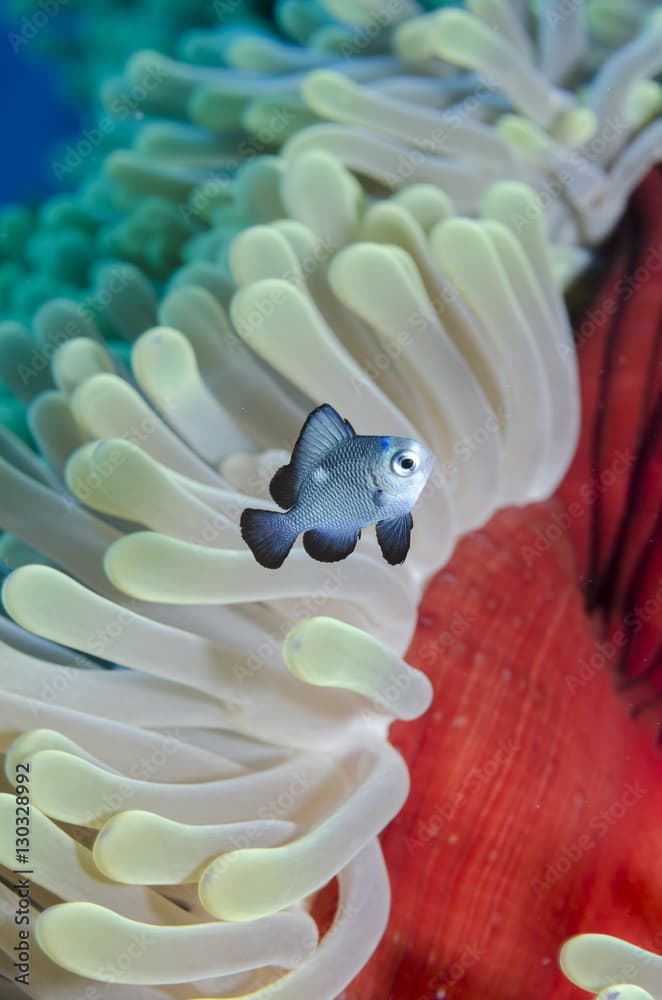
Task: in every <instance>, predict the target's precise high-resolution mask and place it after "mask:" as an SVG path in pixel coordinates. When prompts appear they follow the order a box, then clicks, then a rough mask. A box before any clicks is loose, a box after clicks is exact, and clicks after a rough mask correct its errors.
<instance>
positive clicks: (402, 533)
mask: <svg viewBox="0 0 662 1000" xmlns="http://www.w3.org/2000/svg"><path fill="white" fill-rule="evenodd" d="M413 525H414V518H413V517H412V516H411V513H410V512H407V513H406V514H403V515H402V516H401V517H391V518H389V520H388V521H377V525H376V530H377V541H378V542H379V547H380V549H381V550H382V555H383V556H384V559H386V562H387V563H390V564H391V566H398V565H399V564H400V563H403V562H404V561H405V559H406V558H407V553H408V552H409V543H410V541H411V529H412V527H413Z"/></svg>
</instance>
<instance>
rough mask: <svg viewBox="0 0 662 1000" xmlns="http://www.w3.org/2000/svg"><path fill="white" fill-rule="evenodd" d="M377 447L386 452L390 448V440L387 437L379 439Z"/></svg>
mask: <svg viewBox="0 0 662 1000" xmlns="http://www.w3.org/2000/svg"><path fill="white" fill-rule="evenodd" d="M379 446H380V448H381V449H382V451H388V449H389V448H390V447H391V439H390V438H388V437H380V439H379Z"/></svg>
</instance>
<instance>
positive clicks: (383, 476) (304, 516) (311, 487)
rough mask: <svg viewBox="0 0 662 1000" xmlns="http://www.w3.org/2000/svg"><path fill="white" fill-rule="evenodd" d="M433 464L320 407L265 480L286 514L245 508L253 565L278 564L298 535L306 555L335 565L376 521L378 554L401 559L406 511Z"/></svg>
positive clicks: (416, 447)
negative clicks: (281, 463)
mask: <svg viewBox="0 0 662 1000" xmlns="http://www.w3.org/2000/svg"><path fill="white" fill-rule="evenodd" d="M433 464H434V456H433V455H432V453H431V452H430V451H429V450H428V449H427V448H425V447H424V445H422V444H419V442H417V441H413V440H411V439H410V438H399V437H386V436H384V437H378V436H372V435H360V434H355V433H354V430H353V428H352V426H351V425H350V424H349V422H348V421H347V420H343V419H342V417H340V416H339V414H338V413H336V411H335V410H334V409H333V407H331V406H329V405H328V404H323V405H322V406H319V407H317V409H316V410H313V412H312V413H311V414H310V415H309V417H308V419H307V420H306V423H305V424H304V426H303V429H302V431H301V434H300V435H299V439H298V441H297V443H296V445H295V447H294V451H293V452H292V459H291V461H290V462H289V464H288V465H284V466H283V467H282V468H281V469H279V470H278V472H277V473H276V474H275V476H274V477H273V479H272V480H271V483H270V487H269V489H270V492H271V495H272V497H273V498H274V500H275V501H276V503H277V504H279V505H280V506H281V507H284V508H288V509H287V511H286V513H283V514H279V513H277V512H276V511H266V510H254V509H252V508H247V509H246V510H245V511H244V512H243V513H242V516H241V522H240V524H241V533H242V537H243V538H244V540H245V541H246V543H247V544H248V545H249V547H250V548H251V550H252V552H253V555H254V556H255V558H256V559H257V561H258V562H259V563H261V564H262V565H263V566H267V567H269V568H272V569H277V568H278V567H279V566H281V565H282V563H283V561H284V560H285V558H286V556H287V554H288V553H289V551H290V549H291V548H292V545H293V544H294V542H295V540H296V538H297V536H298V535H300V534H301V533H302V532H303V544H304V548H305V549H306V551H307V552H308V554H309V555H311V556H312V557H313V558H315V559H319V560H320V561H322V562H335V561H337V560H339V559H345V558H346V557H347V556H348V555H349V554H350V553H351V552H352V551H353V550H354V547H355V546H356V543H357V541H358V539H359V538H360V536H361V528H364V527H366V526H367V525H369V524H376V525H377V540H378V542H379V544H380V547H381V549H382V553H383V555H384V558H385V559H386V560H387V561H388V562H390V563H392V564H397V563H400V562H403V561H404V559H405V557H406V555H407V551H408V550H409V541H410V533H411V528H412V523H413V522H412V517H411V508H412V507H413V505H414V503H415V502H416V500H417V499H418V497H419V495H420V493H421V490H422V489H423V487H424V486H425V483H426V481H427V479H428V476H429V474H430V471H431V470H432V466H433Z"/></svg>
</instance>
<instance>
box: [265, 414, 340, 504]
mask: <svg viewBox="0 0 662 1000" xmlns="http://www.w3.org/2000/svg"><path fill="white" fill-rule="evenodd" d="M354 436H355V433H354V428H353V427H352V425H351V424H350V422H349V420H343V418H342V417H341V416H340V414H339V413H336V411H335V410H334V409H333V407H332V406H329V404H328V403H322V405H321V406H318V407H317V409H315V410H313V412H312V413H311V414H309V416H308V418H307V420H306V422H305V424H304V425H303V427H302V428H301V433H300V434H299V437H298V438H297V442H296V444H295V445H294V449H293V451H292V458H291V460H290V463H289V464H288V465H283V466H282V467H281V468H280V469H279V470H278V472H277V473H276V475H275V476H274V477H273V479H272V480H271V483H270V484H269V491H270V493H271V495H272V497H273V498H274V500H275V501H276V503H277V504H279V505H280V506H281V507H293V506H294V504H295V503H296V501H297V496H298V494H299V489H300V487H301V483H302V482H303V480H304V479H305V478H306V476H307V475H308V473H309V472H311V471H312V470H313V469H314V468H316V467H317V466H318V465H319V464H320V462H322V461H323V460H324V459H325V458H326V456H327V455H328V454H329V453H330V452H332V451H333V449H334V448H336V447H337V446H338V445H339V444H342V442H343V441H349V440H350V438H353V437H354Z"/></svg>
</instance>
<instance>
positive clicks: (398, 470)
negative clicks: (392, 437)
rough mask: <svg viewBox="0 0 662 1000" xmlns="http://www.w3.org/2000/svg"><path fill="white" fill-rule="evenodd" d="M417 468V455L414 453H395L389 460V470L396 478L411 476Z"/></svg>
mask: <svg viewBox="0 0 662 1000" xmlns="http://www.w3.org/2000/svg"><path fill="white" fill-rule="evenodd" d="M417 468H418V455H417V454H416V452H414V451H397V452H396V453H395V455H394V456H393V458H392V459H391V469H392V470H393V472H395V474H396V476H411V474H412V473H413V472H416V469H417Z"/></svg>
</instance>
